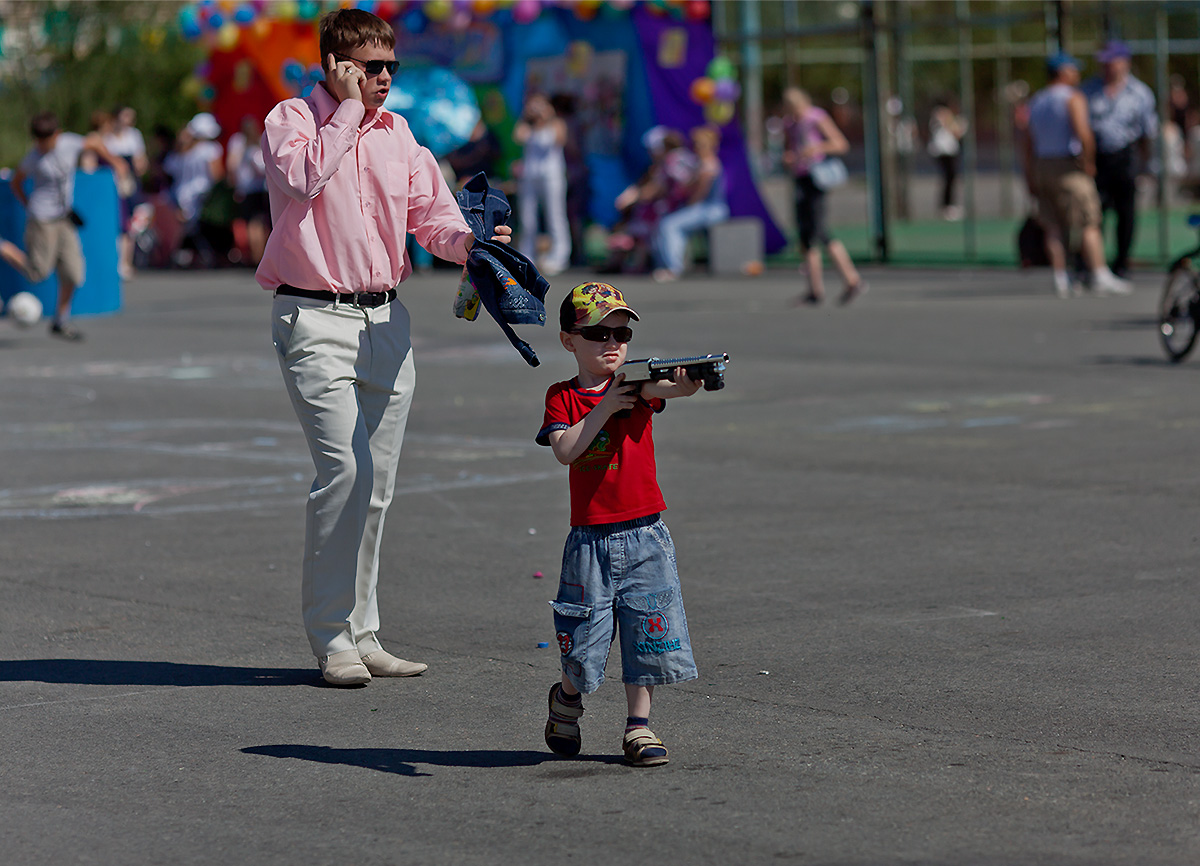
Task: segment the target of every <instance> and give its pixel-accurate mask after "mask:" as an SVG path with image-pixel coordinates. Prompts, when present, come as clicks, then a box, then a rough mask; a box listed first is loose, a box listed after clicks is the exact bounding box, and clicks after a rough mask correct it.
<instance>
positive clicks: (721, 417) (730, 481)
mask: <svg viewBox="0 0 1200 866" xmlns="http://www.w3.org/2000/svg"><path fill="white" fill-rule="evenodd" d="M866 273H867V277H868V279H869V280H870V284H871V291H870V293H869V294H868V295H867V296H865V297H864V298H863V299H861V301H859V302H857V303H855V304H854V305H852V306H850V307H846V308H841V307H838V306H836V305H835V304H827V305H825V306H822V307H817V308H808V307H795V306H794V305H793V304H792V303H791V302H792V299H793V298H794V297H795V296H796V294H797V293H798V292H799V291H800V286H799V284H798V279H797V277H796V275H795V273H794V272H789V271H770V272H768V273H767V274H765V275H763V276H761V277H758V278H716V277H710V276H707V275H697V276H694V277H689V278H687V279H685V280H682V281H680V282H678V283H675V284H669V285H657V284H655V283H653V282H651V281H650V280H648V279H646V278H643V277H628V278H623V279H620V280H618V281H617V284H618V285H619V286H621V288H622V289H624V290H625V292H626V297H627V299H628V300H629V302H630V303H631V304H632V305H633V306H634V307H635V308H636V309H637V310H638V311H639V313H641V316H642V321H641V322H639V323H638V324H637V328H636V336H635V341H634V343H633V345H632V346H631V353H632V354H633V355H635V356H646V355H657V356H678V355H693V354H700V353H707V352H717V351H725V352H728V353H729V354H730V356H731V359H732V360H731V362H730V365H729V371H728V375H727V382H728V384H727V387H726V388H725V389H724V390H722V391H719V392H712V393H708V392H701V393H699V394H698V395H696V396H695V397H692V398H689V399H685V400H676V401H672V403H671V404H670V406H669V407H668V410H667V411H666V412H664V413H663V414H662V415H661V416H659V417H658V418H657V419H656V421H655V439H656V443H657V450H658V466H659V481H660V484H661V486H662V488H663V491H664V494H665V496H666V499H667V502H668V504H669V510H668V512H667V513H666V515H665V516H666V520H667V522H668V524H669V526H670V527H671V531H672V534H673V535H674V538H675V542H676V545H677V548H678V555H679V566H680V573H681V577H682V580H683V586H684V593H685V598H686V601H687V609H688V616H689V623H690V628H691V634H692V640H693V643H694V646H695V653H696V657H697V662H698V664H699V667H700V671H701V676H700V679H699V680H697V681H694V682H690V683H686V684H682V685H679V686H674V687H665V688H661V689H659V690H658V692H657V693H656V696H655V705H654V710H653V713H652V718H651V724H652V726H653V728H654V729H655V730H656V731H657V732H658V733H659V734H660V735H661V736H662V737H663V739H664V740H665V741H666V743H667V745H668V746H669V748H670V750H671V763H670V764H669V765H667V766H666V767H662V768H657V769H648V770H635V769H631V768H628V767H625V766H623V765H622V764H621V762H620V758H619V755H620V740H621V732H622V725H623V720H624V698H623V691H622V689H621V688H620V685H619V683H618V682H616V681H610V682H609V683H607V684H606V685H605V686H604V687H602V688H601V690H600V691H599V692H597V693H596V694H594V695H591V696H589V697H588V698H587V700H586V703H585V705H586V707H587V713H586V715H585V716H584V718H583V736H584V746H583V753H582V755H581V756H580V758H579V759H578V760H562V759H558V758H556V757H554V756H553V755H552V754H550V753H549V752H548V751H547V750H546V748H545V745H544V743H543V742H542V726H543V724H544V721H545V694H546V690H547V688H548V687H549V684H550V683H551V682H553V681H554V680H555V679H556V677H557V646H556V644H555V642H554V634H553V624H552V619H551V612H550V608H549V606H548V605H547V601H548V600H549V599H550V598H552V597H553V595H554V592H555V584H556V580H557V574H558V564H559V559H560V556H561V549H562V542H563V539H564V538H565V535H566V532H567V504H568V494H567V480H566V474H565V470H564V469H563V468H562V467H560V466H559V465H558V464H557V463H556V462H555V460H554V459H553V456H552V455H551V454H550V452H549V450H548V449H545V448H540V447H538V446H537V445H536V444H535V443H534V441H533V437H534V435H535V433H536V432H537V430H538V428H539V425H540V422H541V419H542V400H543V396H544V394H545V391H546V388H547V386H549V385H550V384H551V383H552V382H554V381H557V380H559V379H562V378H567V377H569V376H570V375H571V374H572V372H573V368H572V359H571V357H570V356H569V355H567V353H566V352H564V351H563V350H562V348H561V347H560V346H559V344H558V337H557V333H556V331H555V329H554V328H553V327H551V328H547V329H538V328H529V327H524V328H521V329H520V330H521V332H522V335H523V336H526V337H527V339H529V340H530V342H531V343H533V345H534V346H535V348H536V349H537V351H538V353H539V355H540V356H541V358H542V365H541V366H539V367H537V368H530V367H528V366H526V365H525V363H524V362H523V361H522V360H521V359H520V357H519V356H518V355H517V353H516V352H515V351H514V350H513V349H512V348H511V346H509V345H508V343H507V342H506V341H505V340H504V338H503V337H502V335H501V334H500V332H499V330H498V329H497V328H496V326H495V325H494V324H493V323H492V322H491V321H490V320H487V318H486V316H484V317H483V318H481V319H480V320H479V321H476V322H471V323H468V322H465V321H461V320H457V319H455V318H454V317H453V314H452V311H451V306H452V301H453V296H454V291H455V288H456V283H457V279H456V275H455V274H454V272H453V271H447V270H438V271H434V272H432V273H429V274H424V275H420V276H417V277H414V278H413V279H412V280H411V281H410V282H409V283H406V284H405V286H404V287H403V299H404V302H405V304H406V305H407V306H408V307H409V309H410V310H411V311H412V316H413V322H414V328H413V331H414V341H413V342H414V347H415V352H416V358H417V366H418V385H417V394H416V399H415V401H414V406H413V411H412V416H411V419H410V424H409V436H408V438H407V440H406V443H405V452H404V455H403V457H402V459H401V466H400V474H399V481H398V488H397V496H396V499H395V502H394V504H393V506H392V510H391V513H390V516H389V521H388V526H387V529H386V533H385V541H384V552H383V578H382V581H381V586H380V604H381V609H382V616H383V627H382V631H381V638H382V640H383V642H384V645H385V646H386V647H388V648H390V649H392V650H393V651H395V652H396V653H397V654H398V655H402V656H405V657H407V658H410V659H416V660H420V661H425V662H428V663H429V665H430V669H429V671H428V672H427V673H426V674H425V675H423V676H421V677H417V678H412V679H403V680H386V679H377V680H375V681H374V682H372V683H371V684H370V685H369V686H367V687H365V688H361V689H353V690H342V689H334V688H331V687H327V686H324V685H323V684H322V682H321V681H320V679H319V677H318V674H317V669H316V666H315V664H314V662H313V660H312V658H311V655H310V654H309V650H308V646H307V641H306V639H305V637H304V633H303V629H302V627H301V624H300V613H299V606H300V599H299V560H300V553H301V546H302V536H303V523H304V499H305V495H306V493H307V490H308V486H309V484H310V482H311V468H312V467H311V462H310V460H309V457H308V453H307V449H306V447H305V444H304V441H303V438H302V437H301V435H300V432H299V429H298V426H297V424H296V422H295V418H294V416H293V414H292V411H291V407H290V405H289V404H288V401H287V398H286V395H285V393H284V390H283V386H282V383H281V380H280V375H279V371H278V367H277V365H276V362H275V359H274V355H273V349H272V347H271V345H270V340H269V328H268V311H269V306H270V299H269V296H268V295H267V294H266V293H265V292H262V291H261V290H260V289H258V288H257V286H256V284H255V283H254V282H253V279H252V276H251V275H250V273H249V272H248V271H225V272H212V273H147V274H143V275H140V276H139V277H138V278H137V279H136V280H135V281H133V282H131V283H130V284H128V285H127V286H126V288H125V294H124V297H125V306H124V310H123V311H122V312H121V313H120V314H118V315H114V316H110V317H105V318H95V319H84V320H81V321H80V322H79V326H80V327H81V329H82V330H83V331H84V332H85V334H86V337H87V339H86V340H85V341H84V342H83V343H80V344H67V343H63V342H60V341H56V340H54V339H52V338H51V337H49V336H48V335H47V333H46V331H45V328H44V327H39V328H36V329H31V330H25V331H22V330H18V329H17V328H15V327H14V326H13V325H12V324H11V323H9V322H8V321H7V320H0V587H2V588H3V590H4V604H3V605H2V606H0V713H2V715H0V718H2V719H3V730H4V732H5V748H4V750H3V755H2V757H0V773H2V779H3V785H2V786H0V814H3V815H4V817H5V820H4V821H3V822H2V827H0V845H2V850H3V854H2V855H0V859H2V860H3V861H4V862H7V863H13V864H43V863H54V864H58V863H96V864H122V866H140V864H160V863H170V864H209V863H221V862H223V863H238V864H240V863H256V864H263V863H267V864H276V863H278V864H294V863H332V862H348V863H354V864H356V866H370V864H401V863H403V864H443V863H444V864H510V863H511V864H558V863H565V862H569V863H580V864H593V863H595V864H609V863H613V862H630V861H635V862H669V863H678V864H704V863H714V864H727V863H776V862H794V863H804V864H838V866H842V864H845V866H850V864H947V866H949V864H1069V866H1076V864H1139V866H1145V864H1194V863H1197V862H1200V820H1198V819H1200V793H1198V791H1200V757H1198V756H1197V754H1196V750H1197V748H1198V747H1200V736H1198V735H1197V722H1198V719H1200V700H1198V698H1197V695H1198V694H1200V690H1198V689H1197V677H1198V673H1197V671H1198V670H1200V666H1198V664H1197V662H1198V659H1200V633H1198V629H1197V622H1198V621H1200V594H1198V593H1197V591H1196V582H1197V574H1196V571H1197V569H1196V560H1197V553H1198V549H1200V542H1198V540H1197V539H1198V535H1200V520H1198V518H1200V495H1198V493H1200V491H1198V489H1197V471H1196V468H1195V454H1196V443H1197V440H1198V438H1200V357H1197V358H1196V359H1194V360H1192V361H1189V362H1185V363H1183V364H1181V365H1170V364H1168V363H1167V362H1166V361H1165V359H1164V356H1163V354H1162V352H1161V350H1160V349H1159V347H1158V345H1157V341H1156V335H1155V329H1154V324H1155V323H1154V309H1155V304H1156V300H1157V291H1158V286H1159V283H1160V276H1159V275H1156V274H1153V273H1144V274H1141V275H1138V276H1137V278H1136V281H1137V290H1136V292H1135V293H1134V294H1133V295H1132V296H1130V297H1124V298H1095V297H1081V298H1076V299H1073V300H1070V301H1061V300H1058V299H1057V298H1055V297H1054V295H1053V293H1052V292H1051V290H1050V285H1049V277H1048V274H1047V273H1046V272H1044V271H1043V272H1033V273H1022V272H1017V271H957V270H940V271H888V270H884V269H868V270H867V272H866ZM587 276H588V275H586V274H583V273H578V274H566V275H563V276H561V277H558V278H556V279H555V281H554V289H553V291H552V295H551V298H550V300H551V304H550V306H551V311H552V315H551V319H552V320H553V311H554V310H555V309H556V308H557V305H558V303H559V301H560V300H561V297H562V295H563V294H565V292H566V290H567V289H568V288H569V287H570V286H571V285H573V284H574V282H576V281H582V280H583V279H585V278H586V277H587ZM539 572H540V573H541V574H543V575H544V576H543V577H538V576H537V574H538V573H539ZM540 642H548V643H549V644H550V647H549V648H539V647H538V644H539V643H540ZM610 673H613V674H615V675H616V679H619V668H618V667H617V665H616V659H613V660H612V661H611V664H610Z"/></svg>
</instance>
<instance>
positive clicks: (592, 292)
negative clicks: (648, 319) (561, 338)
mask: <svg viewBox="0 0 1200 866" xmlns="http://www.w3.org/2000/svg"><path fill="white" fill-rule="evenodd" d="M614 310H622V311H624V312H626V313H628V314H629V318H631V319H633V320H634V321H637V320H638V314H637V313H636V312H634V310H633V308H632V307H631V306H629V304H627V303H625V298H624V296H622V294H621V290H620V289H618V288H616V287H615V286H610V285H609V284H608V283H584V284H583V285H579V286H576V287H575V288H573V289H571V294H569V295H567V297H566V300H565V302H564V303H563V306H562V310H561V311H560V313H561V314H560V316H559V318H560V321H559V324H560V325H561V326H562V329H563V330H564V331H570V330H572V329H574V328H583V327H587V326H588V325H595V324H597V323H598V322H600V321H601V320H603V319H604V317H605V316H607V315H608V314H609V313H611V312H613V311H614Z"/></svg>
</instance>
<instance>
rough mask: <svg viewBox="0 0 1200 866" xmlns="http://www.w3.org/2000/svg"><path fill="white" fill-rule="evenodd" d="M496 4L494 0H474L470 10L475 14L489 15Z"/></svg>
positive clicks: (493, 10) (494, 9)
mask: <svg viewBox="0 0 1200 866" xmlns="http://www.w3.org/2000/svg"><path fill="white" fill-rule="evenodd" d="M498 5H499V4H498V3H496V0H474V2H473V3H471V11H472V12H474V13H475V14H476V15H491V14H492V13H493V12H495V11H496V6H498Z"/></svg>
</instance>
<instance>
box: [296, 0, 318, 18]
mask: <svg viewBox="0 0 1200 866" xmlns="http://www.w3.org/2000/svg"><path fill="white" fill-rule="evenodd" d="M320 14H321V6H320V4H318V3H317V2H316V0H300V2H298V3H297V4H296V15H297V17H299V18H300V20H301V21H311V20H312V19H314V18H316V17H317V16H318V15H320Z"/></svg>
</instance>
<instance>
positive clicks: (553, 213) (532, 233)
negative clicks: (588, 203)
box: [517, 171, 571, 271]
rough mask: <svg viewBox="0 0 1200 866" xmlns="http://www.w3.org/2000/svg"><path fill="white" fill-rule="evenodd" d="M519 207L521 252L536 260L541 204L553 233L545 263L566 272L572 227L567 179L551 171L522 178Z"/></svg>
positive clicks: (519, 185) (518, 189) (569, 260)
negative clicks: (539, 208)
mask: <svg viewBox="0 0 1200 866" xmlns="http://www.w3.org/2000/svg"><path fill="white" fill-rule="evenodd" d="M517 198H518V201H517V208H518V210H519V213H520V217H521V245H520V247H518V249H520V251H521V253H522V254H523V255H524V256H525V257H526V258H528V259H529V260H530V261H533V262H536V261H537V238H538V205H539V204H540V205H541V207H542V213H543V215H544V217H545V219H546V231H547V232H549V234H550V250H549V252H547V253H546V258H545V260H544V262H545V264H546V265H548V266H549V267H553V268H555V269H557V270H560V271H561V270H565V269H566V267H567V265H569V264H570V263H571V227H570V226H569V225H568V223H567V176H566V174H565V173H564V172H559V171H548V172H544V173H539V174H535V175H533V176H526V177H522V178H521V180H520V183H519V184H518V186H517Z"/></svg>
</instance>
